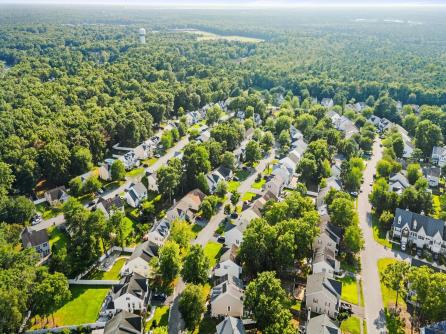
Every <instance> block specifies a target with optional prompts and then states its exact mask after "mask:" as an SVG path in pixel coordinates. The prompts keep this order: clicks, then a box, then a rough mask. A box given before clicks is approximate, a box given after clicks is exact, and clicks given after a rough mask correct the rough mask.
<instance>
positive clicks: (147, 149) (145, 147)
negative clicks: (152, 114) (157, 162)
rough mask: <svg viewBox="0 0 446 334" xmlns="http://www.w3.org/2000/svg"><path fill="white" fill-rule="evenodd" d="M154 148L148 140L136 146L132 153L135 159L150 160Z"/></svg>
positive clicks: (154, 145)
mask: <svg viewBox="0 0 446 334" xmlns="http://www.w3.org/2000/svg"><path fill="white" fill-rule="evenodd" d="M155 148H156V144H155V143H154V142H152V140H150V139H149V140H147V141H145V142H144V143H142V144H140V145H138V146H136V147H135V148H134V149H133V153H134V154H135V156H136V158H137V159H139V160H144V159H147V158H150V157H151V156H152V155H153V152H154V150H155Z"/></svg>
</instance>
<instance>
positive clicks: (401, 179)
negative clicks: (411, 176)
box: [389, 173, 410, 189]
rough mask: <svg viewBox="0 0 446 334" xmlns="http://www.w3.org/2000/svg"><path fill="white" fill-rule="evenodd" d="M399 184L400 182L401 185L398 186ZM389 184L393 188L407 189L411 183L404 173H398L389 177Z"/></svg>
mask: <svg viewBox="0 0 446 334" xmlns="http://www.w3.org/2000/svg"><path fill="white" fill-rule="evenodd" d="M398 184H400V185H401V186H400V187H398ZM389 185H390V187H391V188H395V187H398V188H402V189H406V188H408V187H409V186H410V183H409V181H408V180H407V178H406V177H405V176H404V175H403V174H401V173H396V174H394V175H392V176H391V177H390V178H389Z"/></svg>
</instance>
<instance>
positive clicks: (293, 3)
mask: <svg viewBox="0 0 446 334" xmlns="http://www.w3.org/2000/svg"><path fill="white" fill-rule="evenodd" d="M0 3H29V4H30V3H54V4H82V5H84V4H110V5H146V6H156V7H176V8H178V7H211V8H212V7H250V8H269V7H278V8H286V7H301V6H305V7H306V6H308V7H332V6H383V7H388V6H438V5H440V6H444V5H446V0H0Z"/></svg>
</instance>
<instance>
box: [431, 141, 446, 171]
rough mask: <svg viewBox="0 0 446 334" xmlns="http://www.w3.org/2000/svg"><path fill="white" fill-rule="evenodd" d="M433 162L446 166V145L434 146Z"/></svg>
mask: <svg viewBox="0 0 446 334" xmlns="http://www.w3.org/2000/svg"><path fill="white" fill-rule="evenodd" d="M431 162H432V163H433V164H436V165H438V166H440V167H444V166H446V146H443V147H441V146H434V148H433V149H432V156H431Z"/></svg>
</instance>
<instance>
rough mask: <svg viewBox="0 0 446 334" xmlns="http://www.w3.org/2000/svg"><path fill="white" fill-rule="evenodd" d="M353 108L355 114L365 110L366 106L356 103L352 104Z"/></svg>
mask: <svg viewBox="0 0 446 334" xmlns="http://www.w3.org/2000/svg"><path fill="white" fill-rule="evenodd" d="M354 108H355V110H356V112H361V111H363V110H364V109H365V108H367V104H366V103H365V102H357V103H355V104H354Z"/></svg>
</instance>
